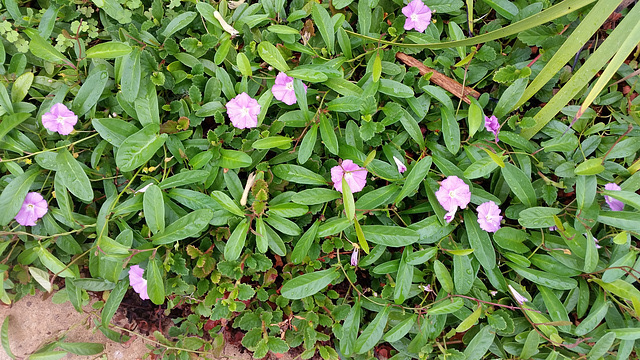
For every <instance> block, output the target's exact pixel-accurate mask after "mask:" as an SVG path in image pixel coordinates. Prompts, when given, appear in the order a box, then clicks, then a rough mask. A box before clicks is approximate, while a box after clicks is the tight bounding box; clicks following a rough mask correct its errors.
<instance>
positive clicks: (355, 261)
mask: <svg viewBox="0 0 640 360" xmlns="http://www.w3.org/2000/svg"><path fill="white" fill-rule="evenodd" d="M351 266H358V247H355V246H354V248H353V252H352V253H351Z"/></svg>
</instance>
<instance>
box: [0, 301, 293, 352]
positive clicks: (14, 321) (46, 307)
mask: <svg viewBox="0 0 640 360" xmlns="http://www.w3.org/2000/svg"><path fill="white" fill-rule="evenodd" d="M83 310H84V313H79V312H77V311H76V310H75V309H74V308H73V306H72V305H71V303H70V302H65V303H63V304H54V303H53V302H52V301H51V298H46V299H43V295H42V294H39V295H37V296H28V297H25V298H23V299H21V300H20V301H18V302H17V303H15V304H13V305H12V306H7V305H4V304H2V303H0V324H2V322H3V321H4V319H5V318H6V317H7V316H9V321H10V323H9V344H10V348H11V351H12V352H13V354H14V355H15V356H16V357H17V358H18V359H26V357H27V356H28V355H29V354H31V353H32V352H33V351H35V350H37V349H39V348H40V347H41V346H43V345H45V344H47V343H49V342H51V341H55V340H56V339H59V338H60V337H62V336H66V339H65V341H66V342H95V343H101V344H104V345H105V351H104V352H103V353H101V354H98V355H92V356H79V355H72V354H69V355H67V356H66V357H65V358H64V359H71V360H77V359H101V360H102V359H106V360H138V359H153V357H150V356H148V354H149V353H150V352H151V350H149V349H148V348H147V346H145V344H149V345H150V346H153V344H152V343H151V342H149V341H148V340H145V339H144V338H143V337H142V336H134V337H133V338H132V339H131V340H130V341H129V342H127V343H125V344H120V343H116V342H113V341H111V340H109V339H107V338H106V337H105V336H104V335H103V334H102V333H101V332H100V331H99V330H98V329H96V328H95V326H93V321H92V317H94V316H96V315H98V312H96V311H95V310H93V309H92V308H91V305H90V304H89V305H87V306H86V307H84V308H83ZM119 315H120V316H119ZM114 321H116V322H126V317H124V316H122V315H121V314H116V316H115V317H114ZM122 325H125V324H122ZM57 350H61V349H57ZM222 358H224V359H237V360H245V359H251V358H252V357H251V356H250V355H249V353H248V352H244V353H242V352H241V351H240V350H239V349H237V348H235V347H233V346H230V345H227V346H226V347H225V349H224V354H223V357H222ZM268 358H269V356H267V357H266V358H265V359H268ZM287 358H290V357H288V356H287ZM0 360H10V358H9V356H7V354H6V353H5V352H4V350H2V349H0Z"/></svg>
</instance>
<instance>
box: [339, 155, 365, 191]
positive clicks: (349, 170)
mask: <svg viewBox="0 0 640 360" xmlns="http://www.w3.org/2000/svg"><path fill="white" fill-rule="evenodd" d="M343 177H344V179H345V180H346V181H347V184H349V189H351V192H352V193H357V192H358V191H361V190H362V189H363V188H364V186H365V185H366V184H367V169H365V168H362V167H360V166H358V165H356V164H354V163H353V161H351V160H345V161H343V162H342V164H340V165H337V166H334V167H332V168H331V181H333V187H334V188H335V189H336V190H338V191H340V192H342V178H343Z"/></svg>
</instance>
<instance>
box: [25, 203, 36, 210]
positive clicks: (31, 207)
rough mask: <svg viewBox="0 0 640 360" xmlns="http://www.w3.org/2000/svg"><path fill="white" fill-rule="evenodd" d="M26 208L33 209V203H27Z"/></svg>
mask: <svg viewBox="0 0 640 360" xmlns="http://www.w3.org/2000/svg"><path fill="white" fill-rule="evenodd" d="M27 208H29V210H33V209H34V208H35V206H33V204H29V205H27Z"/></svg>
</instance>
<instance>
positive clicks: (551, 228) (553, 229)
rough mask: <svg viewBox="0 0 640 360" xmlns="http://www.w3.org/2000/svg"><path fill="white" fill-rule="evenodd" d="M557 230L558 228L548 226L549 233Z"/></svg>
mask: <svg viewBox="0 0 640 360" xmlns="http://www.w3.org/2000/svg"><path fill="white" fill-rule="evenodd" d="M556 230H558V227H557V226H555V225H553V226H549V231H556Z"/></svg>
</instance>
